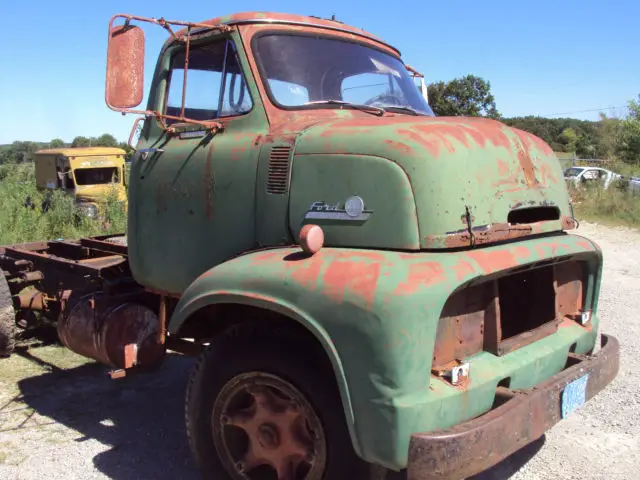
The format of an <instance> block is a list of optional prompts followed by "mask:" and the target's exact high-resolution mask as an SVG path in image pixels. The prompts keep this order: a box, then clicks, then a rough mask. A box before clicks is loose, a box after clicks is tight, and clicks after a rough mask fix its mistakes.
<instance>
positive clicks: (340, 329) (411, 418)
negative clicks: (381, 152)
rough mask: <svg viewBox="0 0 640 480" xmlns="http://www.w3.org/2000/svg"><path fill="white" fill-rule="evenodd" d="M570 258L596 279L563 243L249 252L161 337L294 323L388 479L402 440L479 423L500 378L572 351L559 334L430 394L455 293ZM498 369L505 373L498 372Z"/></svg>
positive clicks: (583, 248) (588, 249)
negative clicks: (235, 317) (230, 315)
mask: <svg viewBox="0 0 640 480" xmlns="http://www.w3.org/2000/svg"><path fill="white" fill-rule="evenodd" d="M576 254H580V255H587V256H588V257H589V258H590V263H591V265H592V268H593V269H594V272H593V273H596V272H597V271H598V270H599V268H598V264H599V260H598V257H599V256H598V253H597V247H596V246H595V245H594V244H593V243H591V242H589V241H587V240H586V239H584V238H581V237H578V236H576V235H565V234H561V235H558V236H554V237H546V238H538V239H531V240H523V241H520V242H513V243H509V244H505V245H496V246H492V247H485V248H482V249H477V250H472V251H451V252H416V253H401V252H393V251H379V250H359V249H340V248H323V249H322V250H320V251H319V252H318V253H316V254H315V255H313V256H307V255H305V254H303V253H302V252H301V251H300V249H299V248H277V249H273V250H267V251H261V252H254V253H250V254H247V255H243V256H240V257H237V258H235V259H232V260H230V261H228V262H225V263H223V264H221V265H218V266H216V267H214V268H212V269H210V270H208V271H206V272H205V273H203V274H202V275H200V276H199V277H198V278H197V279H196V280H195V281H194V282H193V283H192V284H191V285H190V286H189V288H188V289H187V290H186V291H185V292H184V294H183V296H182V297H181V299H180V301H179V303H178V305H177V307H176V309H175V312H174V314H173V316H172V318H171V320H170V323H169V332H170V333H174V334H175V333H177V332H178V330H179V329H180V326H181V325H182V324H183V323H184V321H185V320H186V319H187V318H188V317H189V316H190V315H191V314H193V313H194V312H196V311H197V310H199V309H201V308H203V307H205V306H207V305H211V304H215V303H222V302H225V303H228V302H233V303H241V304H247V305H252V306H258V307H262V308H267V309H270V310H273V311H275V312H278V313H281V314H283V315H286V316H288V317H289V318H291V319H293V320H295V321H298V322H300V323H301V324H303V325H304V326H305V327H306V328H308V329H309V331H310V332H311V333H313V334H314V335H315V337H316V338H317V339H318V341H320V343H321V344H322V345H323V347H324V349H325V351H326V353H327V355H328V357H329V359H330V361H331V363H332V365H333V368H334V373H335V376H336V380H337V384H338V386H339V389H340V394H341V397H342V401H343V405H344V411H345V416H346V419H347V422H348V427H349V431H350V434H351V437H352V441H353V445H354V449H355V450H356V451H357V452H358V454H359V455H360V456H361V457H362V458H363V459H364V460H366V461H368V462H372V463H379V464H381V465H383V466H386V467H388V468H391V469H394V470H397V469H401V468H404V466H405V465H406V461H407V452H408V446H409V445H408V443H409V439H410V435H411V433H413V432H416V431H433V430H435V429H439V428H447V427H449V426H451V424H455V423H457V422H459V421H461V420H464V419H466V418H467V417H469V418H470V417H472V416H477V415H479V414H481V413H482V411H481V410H483V409H484V407H485V406H484V405H483V404H482V403H478V402H475V401H473V400H475V399H476V396H478V395H481V394H482V395H484V393H487V392H489V393H491V392H493V391H495V386H496V385H497V383H498V381H499V380H500V378H499V376H500V375H503V376H506V375H512V376H513V378H514V379H521V381H522V382H525V381H526V378H529V377H532V373H531V372H529V371H524V370H522V371H521V372H520V373H518V372H517V369H519V368H521V367H522V365H528V364H529V363H530V360H528V358H530V357H532V355H533V356H534V357H535V356H536V355H537V356H540V357H541V358H542V357H543V356H544V355H549V354H550V353H549V352H551V351H554V352H555V351H558V352H560V353H559V354H558V355H560V356H561V355H562V351H561V350H562V349H563V348H565V345H564V344H565V343H566V344H567V345H566V348H567V349H568V348H569V343H571V342H573V341H575V339H574V338H573V337H572V338H569V333H570V335H574V332H575V331H576V330H567V332H569V333H568V334H566V335H565V334H558V335H554V336H551V337H548V338H547V339H545V340H544V341H541V342H538V345H540V346H531V347H529V348H522V349H520V351H519V352H514V353H512V354H511V355H510V356H509V359H510V360H509V361H508V362H506V363H504V359H500V358H498V357H494V356H493V355H489V354H486V355H483V356H482V358H483V360H482V361H484V362H485V363H486V364H487V371H486V372H483V370H482V369H483V366H482V364H481V363H477V362H476V368H475V370H474V371H473V373H472V382H473V378H477V380H476V381H475V383H474V387H473V388H471V389H469V391H468V392H466V393H465V394H464V395H461V396H460V395H459V393H460V392H458V391H457V390H456V389H455V388H452V389H447V388H444V387H441V386H439V383H438V382H436V383H434V382H431V378H432V375H431V366H432V361H433V352H434V344H435V339H436V336H437V329H438V323H439V319H440V314H441V312H442V309H443V307H444V304H445V302H446V301H447V299H448V298H449V296H450V295H451V294H452V292H454V291H456V289H458V288H459V287H461V286H462V285H464V284H466V283H467V282H470V281H471V280H473V279H475V278H477V277H481V276H485V275H492V274H496V273H498V272H500V271H504V270H509V269H511V268H514V267H517V266H520V265H525V264H528V263H532V262H537V261H540V260H545V259H550V258H554V257H558V256H573V255H576ZM597 284H598V282H597V281H596V282H595V283H594V282H592V283H591V286H590V288H589V292H588V294H589V296H590V297H591V298H593V297H594V296H595V297H597ZM594 289H595V290H596V291H595V292H594ZM594 293H595V295H594ZM594 313H595V310H594ZM578 330H579V329H578ZM576 335H578V334H576ZM585 335H586V334H585ZM589 335H590V334H589ZM581 338H582V337H581ZM590 341H591V337H589V338H587V337H586V336H585V338H584V339H582V340H580V348H579V350H580V351H578V353H581V352H582V350H585V349H587V348H588V346H589V345H587V343H588V342H590ZM593 341H595V340H593ZM567 342H568V343H567ZM494 362H496V363H494ZM500 362H502V363H503V364H504V367H501V368H502V369H503V370H504V371H501V370H499V369H496V367H497V366H499V365H502V364H501V363H500ZM534 363H535V362H534ZM536 365H537V364H536ZM545 365H546V364H545ZM531 368H533V367H531ZM536 368H537V367H536ZM549 368H551V367H549ZM494 370H495V372H494ZM539 370H540V372H542V370H543V369H542V367H541V368H540V369H539ZM540 372H538V373H540ZM545 372H546V371H545ZM543 373H544V372H543ZM543 373H540V375H542V374H543ZM474 375H475V376H476V377H474ZM517 375H520V376H519V377H518V376H517ZM515 381H516V380H514V382H515ZM494 383H495V384H494ZM485 390H486V392H485ZM471 397H473V400H472V399H471ZM478 398H480V397H478ZM491 401H493V397H491Z"/></svg>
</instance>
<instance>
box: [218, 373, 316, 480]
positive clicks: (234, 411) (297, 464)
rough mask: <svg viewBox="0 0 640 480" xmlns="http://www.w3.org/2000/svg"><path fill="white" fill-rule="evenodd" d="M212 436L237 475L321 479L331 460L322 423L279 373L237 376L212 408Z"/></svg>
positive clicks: (228, 467)
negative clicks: (327, 457)
mask: <svg viewBox="0 0 640 480" xmlns="http://www.w3.org/2000/svg"><path fill="white" fill-rule="evenodd" d="M212 424H213V438H214V444H215V447H216V450H217V451H218V453H219V457H220V459H221V460H222V463H223V465H224V467H225V469H226V470H227V472H228V473H229V475H230V476H231V477H232V478H233V479H238V480H239V479H243V480H244V479H249V480H319V479H320V478H322V475H323V473H324V469H325V463H326V440H325V435H324V431H323V428H322V423H321V422H320V419H319V418H318V416H317V414H316V413H315V411H314V409H313V407H312V406H311V404H310V403H309V402H308V401H307V399H306V398H305V397H304V395H302V394H301V393H300V391H298V389H296V388H295V387H294V386H293V385H291V384H290V383H289V382H286V381H285V380H283V379H281V378H280V377H277V376H275V375H270V374H267V373H261V372H250V373H243V374H240V375H237V376H236V377H234V378H232V379H231V380H230V381H229V382H227V383H226V385H225V386H224V387H223V388H222V390H221V391H220V393H219V394H218V396H217V398H216V400H215V402H214V405H213V412H212Z"/></svg>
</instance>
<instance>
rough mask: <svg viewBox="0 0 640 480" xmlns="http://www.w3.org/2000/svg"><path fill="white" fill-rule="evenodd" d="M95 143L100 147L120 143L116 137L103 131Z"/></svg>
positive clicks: (114, 145) (113, 145)
mask: <svg viewBox="0 0 640 480" xmlns="http://www.w3.org/2000/svg"><path fill="white" fill-rule="evenodd" d="M93 144H94V145H97V146H100V147H116V146H117V145H118V141H117V140H116V137H114V136H113V135H111V134H110V133H103V134H102V135H100V136H99V137H98V138H97V140H96V141H95V143H93Z"/></svg>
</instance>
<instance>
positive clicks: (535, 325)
mask: <svg viewBox="0 0 640 480" xmlns="http://www.w3.org/2000/svg"><path fill="white" fill-rule="evenodd" d="M545 263H546V262H540V263H539V264H542V265H544V266H541V267H535V266H531V265H529V266H528V267H527V268H528V269H527V270H522V269H514V270H511V271H509V272H507V273H506V274H505V275H504V276H502V277H500V278H492V279H490V280H485V281H483V282H482V283H478V284H475V285H471V286H466V287H464V288H462V289H460V290H458V291H456V292H455V293H453V294H452V295H451V296H450V297H449V298H448V299H447V302H446V303H445V305H444V307H443V309H442V312H441V314H440V321H439V322H438V329H437V332H436V341H435V345H434V351H433V363H432V371H441V370H444V369H446V368H447V367H448V366H450V363H451V362H453V361H455V360H464V359H465V358H467V357H469V356H471V355H474V354H476V353H479V352H481V351H483V350H484V351H486V352H489V353H492V354H493V355H497V356H502V355H507V354H508V353H510V352H512V351H514V350H517V349H519V348H522V347H524V346H526V345H529V344H531V343H533V342H535V341H537V340H540V339H542V338H544V337H546V336H547V335H551V334H553V333H554V332H556V331H557V330H558V328H559V325H560V323H561V322H563V321H573V318H574V317H575V316H576V314H577V313H579V312H580V311H581V310H582V309H583V306H584V302H585V298H584V296H585V293H584V292H585V282H586V280H587V278H588V275H589V271H588V269H587V264H586V263H585V262H584V261H581V260H578V261H576V260H564V261H558V260H557V259H556V261H555V263H553V264H546V265H545ZM534 265H535V264H534ZM505 381H506V379H505ZM499 386H508V384H507V385H504V384H503V383H502V382H501V384H500V385H499Z"/></svg>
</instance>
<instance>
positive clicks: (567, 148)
mask: <svg viewBox="0 0 640 480" xmlns="http://www.w3.org/2000/svg"><path fill="white" fill-rule="evenodd" d="M579 140H580V137H579V136H578V134H577V133H576V131H575V130H574V129H573V128H571V127H568V128H565V129H564V130H562V133H560V135H559V136H558V142H560V143H561V144H562V146H563V148H562V151H564V152H575V151H576V147H577V146H578V141H579Z"/></svg>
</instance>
